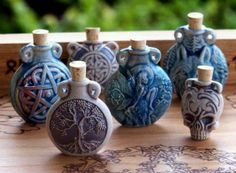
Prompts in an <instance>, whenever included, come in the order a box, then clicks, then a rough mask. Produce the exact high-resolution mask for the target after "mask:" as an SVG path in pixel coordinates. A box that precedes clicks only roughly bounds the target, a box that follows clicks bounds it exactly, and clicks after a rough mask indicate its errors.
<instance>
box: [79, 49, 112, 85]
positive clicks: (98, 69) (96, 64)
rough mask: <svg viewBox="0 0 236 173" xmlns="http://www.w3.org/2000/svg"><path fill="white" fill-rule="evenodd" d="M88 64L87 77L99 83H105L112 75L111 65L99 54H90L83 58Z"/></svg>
mask: <svg viewBox="0 0 236 173" xmlns="http://www.w3.org/2000/svg"><path fill="white" fill-rule="evenodd" d="M81 60H82V61H85V62H86V63H87V76H88V78H89V79H91V80H95V81H97V82H98V83H101V84H102V83H104V82H105V81H107V80H108V78H109V77H110V74H111V63H110V62H109V61H108V60H107V58H106V57H104V55H102V54H101V53H99V52H93V53H88V54H86V55H85V56H84V57H82V58H81Z"/></svg>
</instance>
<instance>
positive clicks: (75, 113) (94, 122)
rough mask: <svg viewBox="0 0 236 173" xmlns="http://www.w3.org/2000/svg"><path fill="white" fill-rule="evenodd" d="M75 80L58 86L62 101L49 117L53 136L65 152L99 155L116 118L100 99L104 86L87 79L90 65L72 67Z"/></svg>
mask: <svg viewBox="0 0 236 173" xmlns="http://www.w3.org/2000/svg"><path fill="white" fill-rule="evenodd" d="M69 65H70V68H71V73H72V79H71V80H68V81H65V82H62V83H60V84H59V86H58V94H59V96H60V99H59V100H58V101H57V102H56V103H55V104H54V105H53V106H52V107H51V109H50V110H49V113H48V118H47V130H48V134H49V137H50V138H51V140H52V142H53V143H54V144H55V145H56V147H57V148H58V149H59V150H61V151H62V152H63V153H65V154H68V155H73V156H79V155H89V154H95V153H97V152H98V151H99V150H100V149H101V148H102V147H103V146H104V145H105V143H107V142H108V140H109V138H110V136H111V133H112V117H111V113H110V111H109V109H108V108H107V106H106V104H105V103H104V102H103V101H102V100H100V99H99V98H98V96H99V95H100V92H101V87H100V85H99V84H98V83H97V82H95V81H91V80H89V79H87V78H86V64H85V62H83V61H73V62H71V63H70V64H69Z"/></svg>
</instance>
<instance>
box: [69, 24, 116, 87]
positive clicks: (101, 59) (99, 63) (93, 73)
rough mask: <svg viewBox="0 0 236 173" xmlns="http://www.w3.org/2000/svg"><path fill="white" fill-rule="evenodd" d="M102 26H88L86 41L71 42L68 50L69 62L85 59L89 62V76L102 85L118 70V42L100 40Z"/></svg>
mask: <svg viewBox="0 0 236 173" xmlns="http://www.w3.org/2000/svg"><path fill="white" fill-rule="evenodd" d="M99 32H100V28H86V37H87V39H86V41H85V42H84V43H83V44H79V43H69V44H68V46H67V51H68V53H69V55H70V58H69V62H72V61H77V60H80V61H85V62H86V64H87V77H88V78H89V79H90V80H93V81H96V82H98V83H99V84H100V85H102V87H103V86H104V84H105V83H106V82H107V80H108V79H109V78H110V77H111V76H112V75H113V74H114V73H115V72H116V71H117V70H118V67H119V65H118V63H117V61H116V54H117V51H118V50H119V46H118V44H116V43H115V42H108V43H106V44H104V43H103V42H101V41H99Z"/></svg>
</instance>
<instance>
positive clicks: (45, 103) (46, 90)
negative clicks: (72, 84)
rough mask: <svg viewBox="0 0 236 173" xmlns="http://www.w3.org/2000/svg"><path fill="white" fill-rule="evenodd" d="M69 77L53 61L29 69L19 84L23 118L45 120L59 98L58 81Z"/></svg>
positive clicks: (36, 120) (35, 120)
mask: <svg viewBox="0 0 236 173" xmlns="http://www.w3.org/2000/svg"><path fill="white" fill-rule="evenodd" d="M68 78H69V74H67V73H65V72H63V70H61V69H60V68H58V67H57V66H56V65H55V64H53V63H44V64H37V65H35V66H33V67H32V68H31V69H29V70H28V71H27V72H26V74H25V75H24V77H22V78H21V79H20V80H19V82H18V85H17V90H18V96H17V97H18V103H19V104H20V105H21V108H22V111H23V114H24V116H25V117H23V118H24V119H25V120H26V121H28V120H30V121H33V122H44V121H45V119H46V113H47V111H48V110H49V108H50V107H51V105H52V104H53V103H54V102H55V101H56V100H57V98H58V96H57V85H58V83H60V82H61V81H64V80H66V79H68ZM26 116H27V117H26Z"/></svg>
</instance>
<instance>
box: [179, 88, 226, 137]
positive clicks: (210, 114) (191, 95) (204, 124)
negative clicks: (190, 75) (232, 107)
mask: <svg viewBox="0 0 236 173" xmlns="http://www.w3.org/2000/svg"><path fill="white" fill-rule="evenodd" d="M182 99H183V100H182V113H183V118H184V125H186V126H188V127H189V128H190V132H191V137H192V138H193V139H195V140H205V139H207V138H208V137H209V133H210V132H211V131H212V130H214V129H216V128H217V127H218V126H219V117H220V114H221V111H222V108H221V107H222V105H221V101H222V100H221V99H222V98H221V96H220V95H219V94H218V93H216V92H215V91H213V90H211V89H210V88H209V87H200V89H199V88H197V87H190V88H187V90H186V91H185V93H184V95H183V98H182Z"/></svg>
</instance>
